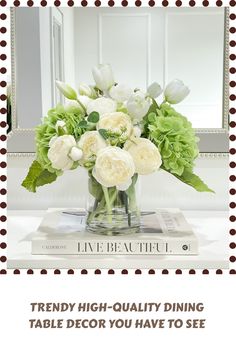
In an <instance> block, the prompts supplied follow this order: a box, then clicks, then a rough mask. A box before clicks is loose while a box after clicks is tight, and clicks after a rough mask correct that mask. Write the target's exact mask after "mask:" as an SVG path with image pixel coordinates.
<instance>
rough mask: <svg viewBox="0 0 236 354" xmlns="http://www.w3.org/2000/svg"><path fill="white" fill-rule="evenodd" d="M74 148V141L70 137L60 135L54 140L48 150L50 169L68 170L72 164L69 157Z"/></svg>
mask: <svg viewBox="0 0 236 354" xmlns="http://www.w3.org/2000/svg"><path fill="white" fill-rule="evenodd" d="M74 146H76V141H75V138H74V137H73V136H72V135H62V136H59V137H57V138H56V139H54V140H53V141H52V142H51V144H50V147H49V150H48V158H49V160H50V161H51V163H52V167H53V168H55V169H57V170H63V171H64V170H69V169H70V168H71V167H72V165H73V163H74V162H73V160H72V159H71V158H70V157H69V154H70V152H71V149H72V148H73V147H74Z"/></svg>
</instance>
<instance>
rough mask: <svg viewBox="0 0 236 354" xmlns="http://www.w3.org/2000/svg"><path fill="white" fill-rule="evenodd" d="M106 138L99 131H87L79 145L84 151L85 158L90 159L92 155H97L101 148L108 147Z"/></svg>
mask: <svg viewBox="0 0 236 354" xmlns="http://www.w3.org/2000/svg"><path fill="white" fill-rule="evenodd" d="M106 146H107V144H106V142H105V140H104V139H103V138H102V137H101V135H100V134H99V133H98V132H97V131H89V132H85V133H84V134H83V135H82V136H81V138H80V140H79V142H78V147H79V148H80V149H81V150H82V151H83V158H82V159H83V160H84V161H86V160H88V159H89V158H90V157H91V156H92V155H97V153H98V152H99V150H101V149H103V148H104V147H106Z"/></svg>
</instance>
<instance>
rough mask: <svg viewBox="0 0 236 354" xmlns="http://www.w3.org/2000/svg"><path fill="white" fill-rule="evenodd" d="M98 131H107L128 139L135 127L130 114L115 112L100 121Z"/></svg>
mask: <svg viewBox="0 0 236 354" xmlns="http://www.w3.org/2000/svg"><path fill="white" fill-rule="evenodd" d="M97 129H107V130H110V131H112V132H114V133H119V134H121V135H122V136H124V137H127V138H128V137H129V136H130V135H131V133H132V130H133V126H132V122H131V118H130V117H129V116H128V114H125V113H123V112H113V113H109V114H105V115H103V116H102V117H101V119H100V120H99V121H98V124H97Z"/></svg>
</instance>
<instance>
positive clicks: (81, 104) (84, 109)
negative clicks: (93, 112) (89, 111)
mask: <svg viewBox="0 0 236 354" xmlns="http://www.w3.org/2000/svg"><path fill="white" fill-rule="evenodd" d="M76 102H78V103H79V105H80V106H81V108H82V109H83V111H84V113H85V114H86V108H85V106H84V105H83V103H82V102H81V101H80V100H79V99H78V98H76Z"/></svg>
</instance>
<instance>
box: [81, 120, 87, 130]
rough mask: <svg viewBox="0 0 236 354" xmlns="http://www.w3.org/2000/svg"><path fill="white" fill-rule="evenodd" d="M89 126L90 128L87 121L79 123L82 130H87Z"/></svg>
mask: <svg viewBox="0 0 236 354" xmlns="http://www.w3.org/2000/svg"><path fill="white" fill-rule="evenodd" d="M87 126H88V123H87V121H86V120H81V122H79V127H80V128H84V129H86V128H87Z"/></svg>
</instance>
